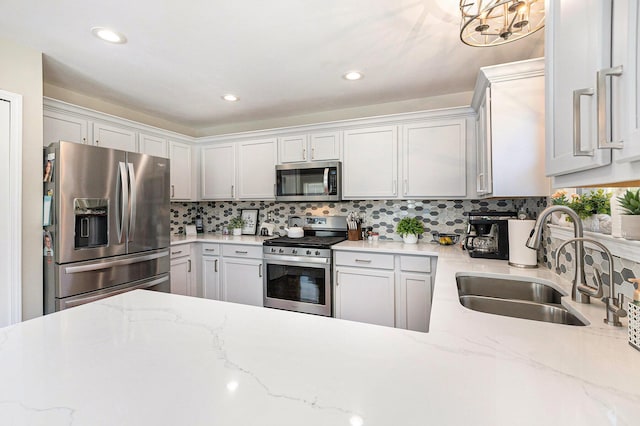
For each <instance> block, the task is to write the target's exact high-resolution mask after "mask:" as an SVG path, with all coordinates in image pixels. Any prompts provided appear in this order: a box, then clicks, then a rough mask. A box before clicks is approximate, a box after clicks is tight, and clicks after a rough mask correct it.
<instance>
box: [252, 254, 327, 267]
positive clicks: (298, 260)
mask: <svg viewBox="0 0 640 426" xmlns="http://www.w3.org/2000/svg"><path fill="white" fill-rule="evenodd" d="M264 259H265V260H275V261H277V263H278V264H282V262H288V263H289V264H294V265H295V264H301V265H302V264H305V263H315V264H322V265H328V264H329V263H330V261H331V259H329V258H328V257H304V258H301V257H297V256H273V255H268V254H265V255H264ZM266 263H276V262H266Z"/></svg>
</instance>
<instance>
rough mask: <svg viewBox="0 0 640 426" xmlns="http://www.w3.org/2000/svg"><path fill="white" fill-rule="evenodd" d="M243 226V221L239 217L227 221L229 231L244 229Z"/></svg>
mask: <svg viewBox="0 0 640 426" xmlns="http://www.w3.org/2000/svg"><path fill="white" fill-rule="evenodd" d="M244 225H245V222H244V219H243V218H241V217H240V216H236V217H232V218H231V220H229V229H236V228H244Z"/></svg>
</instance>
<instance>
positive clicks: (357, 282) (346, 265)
mask: <svg viewBox="0 0 640 426" xmlns="http://www.w3.org/2000/svg"><path fill="white" fill-rule="evenodd" d="M334 260H335V265H336V268H335V280H334V282H335V286H334V288H335V292H334V293H335V296H334V304H335V305H334V307H335V310H334V316H335V317H336V318H341V319H347V320H352V321H360V322H366V323H370V324H378V325H385V326H389V327H396V328H404V329H408V330H414V331H422V332H426V331H428V330H429V317H430V314H431V297H432V286H433V281H432V276H433V272H435V266H436V258H435V257H432V256H421V255H400V254H386V253H385V254H382V253H375V252H370V251H369V252H367V251H362V252H354V251H336V252H335V255H334Z"/></svg>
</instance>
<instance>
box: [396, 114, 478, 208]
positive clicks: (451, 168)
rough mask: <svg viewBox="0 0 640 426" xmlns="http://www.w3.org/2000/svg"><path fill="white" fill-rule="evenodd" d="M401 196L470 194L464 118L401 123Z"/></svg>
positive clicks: (458, 195)
mask: <svg viewBox="0 0 640 426" xmlns="http://www.w3.org/2000/svg"><path fill="white" fill-rule="evenodd" d="M402 129H403V132H402V160H403V161H402V165H403V167H402V197H403V198H418V197H464V196H466V195H467V174H466V125H465V120H464V119H456V120H446V121H434V122H427V123H423V124H409V125H404V126H402Z"/></svg>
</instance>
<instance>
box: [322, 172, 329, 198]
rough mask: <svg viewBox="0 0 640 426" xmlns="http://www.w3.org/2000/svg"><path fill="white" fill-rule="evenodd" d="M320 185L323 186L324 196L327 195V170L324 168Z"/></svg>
mask: <svg viewBox="0 0 640 426" xmlns="http://www.w3.org/2000/svg"><path fill="white" fill-rule="evenodd" d="M322 183H323V184H324V194H325V195H328V194H329V168H328V167H325V168H324V176H323V178H322Z"/></svg>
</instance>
